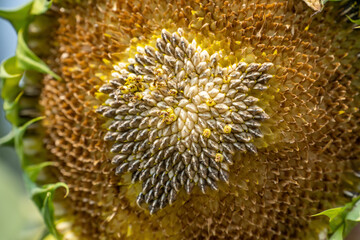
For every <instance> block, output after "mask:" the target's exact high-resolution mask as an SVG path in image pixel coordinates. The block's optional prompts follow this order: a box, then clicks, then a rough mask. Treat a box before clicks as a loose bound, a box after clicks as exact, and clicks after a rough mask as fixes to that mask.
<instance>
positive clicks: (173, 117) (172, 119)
mask: <svg viewBox="0 0 360 240" xmlns="http://www.w3.org/2000/svg"><path fill="white" fill-rule="evenodd" d="M176 118H177V117H176V115H175V114H174V113H170V115H169V116H168V117H166V118H165V123H166V124H171V123H173V122H175V120H176Z"/></svg>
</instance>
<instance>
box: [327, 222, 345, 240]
mask: <svg viewBox="0 0 360 240" xmlns="http://www.w3.org/2000/svg"><path fill="white" fill-rule="evenodd" d="M343 232H344V224H342V225H340V227H339V228H338V229H336V231H335V232H334V233H333V234H332V235H331V237H330V239H329V240H343V239H344V238H343Z"/></svg>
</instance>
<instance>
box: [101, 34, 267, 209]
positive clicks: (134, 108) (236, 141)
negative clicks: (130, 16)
mask: <svg viewBox="0 0 360 240" xmlns="http://www.w3.org/2000/svg"><path fill="white" fill-rule="evenodd" d="M137 52H138V53H137V54H136V55H135V59H129V64H125V63H120V64H118V65H116V66H115V70H116V72H115V73H113V76H114V77H115V78H114V79H112V80H111V81H110V82H109V83H106V84H104V85H103V86H102V87H101V88H100V89H99V91H100V92H102V93H105V94H108V95H109V98H108V100H107V101H106V104H105V105H102V106H101V107H99V108H98V110H97V111H98V112H99V113H101V114H103V116H105V117H107V118H111V119H112V120H111V123H110V125H109V132H108V133H107V134H106V135H105V141H111V142H112V148H111V150H110V151H111V152H112V153H114V154H115V156H114V157H113V158H112V163H113V164H116V165H118V166H117V168H116V174H121V173H123V172H131V173H132V181H133V182H136V181H142V184H143V185H142V192H141V193H140V194H139V195H138V198H137V203H138V205H140V206H141V205H143V204H144V203H146V204H148V206H149V211H150V214H153V213H155V212H156V211H157V210H159V209H162V208H164V207H165V206H166V205H168V204H172V203H173V202H174V201H175V199H176V195H177V193H178V191H179V190H180V189H181V188H182V187H184V188H185V190H186V192H187V193H188V194H190V193H191V191H192V189H193V187H194V186H195V185H198V186H199V187H200V189H201V191H202V192H203V193H205V192H206V187H207V186H209V187H210V188H211V189H213V190H218V186H217V182H218V181H219V180H222V181H225V182H228V180H229V165H232V164H233V156H234V155H235V153H236V152H247V151H248V152H251V153H255V154H256V153H257V150H256V147H255V146H254V144H253V143H252V142H253V139H254V138H261V137H263V135H262V133H261V130H260V126H261V122H262V121H263V120H265V119H267V118H268V115H267V114H266V113H265V112H264V110H263V109H262V108H260V107H259V106H257V105H256V103H257V101H258V99H257V98H255V97H253V96H252V95H251V92H252V91H263V90H265V89H266V88H267V87H266V83H267V82H268V80H269V79H271V78H272V75H270V74H267V73H266V72H267V71H268V69H269V68H270V67H272V65H273V64H272V63H263V64H258V63H251V64H247V63H245V62H239V63H237V64H233V65H232V66H228V67H221V66H220V64H219V59H220V58H221V55H222V53H221V52H216V53H214V54H213V55H211V56H210V55H209V53H208V52H207V51H206V50H202V49H201V47H199V46H197V44H196V41H195V40H193V41H192V43H191V44H190V43H189V42H188V41H187V40H186V39H185V38H184V37H183V30H182V29H178V32H177V33H173V34H170V33H169V32H167V31H166V30H162V32H161V38H158V39H157V40H156V49H155V48H153V47H151V46H150V45H147V46H145V48H140V47H138V48H137Z"/></svg>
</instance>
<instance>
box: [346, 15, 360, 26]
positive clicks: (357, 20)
mask: <svg viewBox="0 0 360 240" xmlns="http://www.w3.org/2000/svg"><path fill="white" fill-rule="evenodd" d="M347 18H348V19H349V20H350V21H351V22H352V23H355V24H357V25H360V19H356V20H354V19H352V18H351V17H349V16H347Z"/></svg>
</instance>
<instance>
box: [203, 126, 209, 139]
mask: <svg viewBox="0 0 360 240" xmlns="http://www.w3.org/2000/svg"><path fill="white" fill-rule="evenodd" d="M210 135H211V130H210V129H208V128H205V129H204V131H203V136H204V137H206V138H209V137H210Z"/></svg>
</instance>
